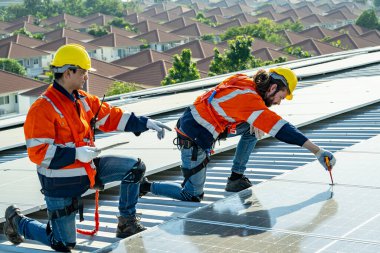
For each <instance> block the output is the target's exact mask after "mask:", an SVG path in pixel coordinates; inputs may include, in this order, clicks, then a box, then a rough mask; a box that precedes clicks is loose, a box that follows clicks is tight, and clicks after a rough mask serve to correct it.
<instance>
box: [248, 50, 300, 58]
mask: <svg viewBox="0 0 380 253" xmlns="http://www.w3.org/2000/svg"><path fill="white" fill-rule="evenodd" d="M252 55H253V56H254V57H255V58H259V59H261V60H263V61H275V60H277V59H278V58H280V57H283V58H286V59H287V61H293V60H297V59H298V58H297V57H294V56H292V55H289V54H285V53H283V52H280V51H277V50H274V49H272V48H267V47H266V48H260V49H258V50H255V51H253V52H252Z"/></svg>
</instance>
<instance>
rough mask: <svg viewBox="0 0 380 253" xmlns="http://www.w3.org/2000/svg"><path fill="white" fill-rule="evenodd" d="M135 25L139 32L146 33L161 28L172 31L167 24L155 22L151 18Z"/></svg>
mask: <svg viewBox="0 0 380 253" xmlns="http://www.w3.org/2000/svg"><path fill="white" fill-rule="evenodd" d="M135 27H136V29H137V31H138V32H139V33H146V32H149V31H152V30H156V29H158V30H161V31H165V32H167V31H171V30H172V28H170V27H167V26H165V25H160V24H159V23H156V22H153V21H151V20H143V21H141V22H139V23H137V24H135Z"/></svg>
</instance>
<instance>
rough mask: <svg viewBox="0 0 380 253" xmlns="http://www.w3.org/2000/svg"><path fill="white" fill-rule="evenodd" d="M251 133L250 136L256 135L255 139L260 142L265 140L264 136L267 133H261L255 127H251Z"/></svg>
mask: <svg viewBox="0 0 380 253" xmlns="http://www.w3.org/2000/svg"><path fill="white" fill-rule="evenodd" d="M249 133H250V134H255V137H256V139H258V140H260V139H261V138H263V136H264V135H265V132H263V131H261V130H260V129H258V128H257V127H254V126H253V125H251V127H250V129H249Z"/></svg>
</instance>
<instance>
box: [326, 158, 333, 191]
mask: <svg viewBox="0 0 380 253" xmlns="http://www.w3.org/2000/svg"><path fill="white" fill-rule="evenodd" d="M325 162H326V165H327V170H328V171H329V173H330V179H331V185H334V180H333V177H332V174H331V164H330V159H329V158H328V157H327V156H325Z"/></svg>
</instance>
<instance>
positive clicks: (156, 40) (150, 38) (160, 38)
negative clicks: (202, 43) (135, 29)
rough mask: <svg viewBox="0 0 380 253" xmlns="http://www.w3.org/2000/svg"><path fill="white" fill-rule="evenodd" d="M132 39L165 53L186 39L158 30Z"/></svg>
mask: <svg viewBox="0 0 380 253" xmlns="http://www.w3.org/2000/svg"><path fill="white" fill-rule="evenodd" d="M133 39H135V40H139V41H144V44H145V43H147V44H148V45H149V46H150V48H151V49H153V50H156V51H158V52H163V51H166V50H168V49H170V48H173V47H176V46H179V45H182V44H184V43H185V42H186V39H185V38H184V37H182V36H179V35H176V34H173V33H167V32H164V31H160V30H152V31H150V32H147V33H143V34H140V35H138V36H136V37H133Z"/></svg>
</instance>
